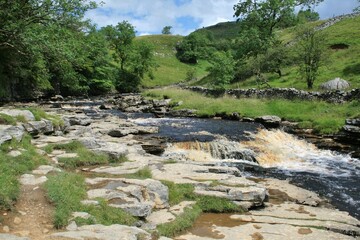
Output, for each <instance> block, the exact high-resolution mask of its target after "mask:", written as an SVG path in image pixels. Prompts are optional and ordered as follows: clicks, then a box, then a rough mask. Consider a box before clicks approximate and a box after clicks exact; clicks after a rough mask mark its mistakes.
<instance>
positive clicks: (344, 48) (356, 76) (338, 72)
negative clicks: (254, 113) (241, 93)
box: [232, 16, 360, 90]
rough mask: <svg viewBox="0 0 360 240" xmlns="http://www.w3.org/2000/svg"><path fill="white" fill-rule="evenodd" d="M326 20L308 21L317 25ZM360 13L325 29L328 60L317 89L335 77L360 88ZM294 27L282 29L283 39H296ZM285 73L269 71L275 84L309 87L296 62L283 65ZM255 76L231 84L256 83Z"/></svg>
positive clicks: (285, 40) (239, 85)
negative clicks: (280, 74)
mask: <svg viewBox="0 0 360 240" xmlns="http://www.w3.org/2000/svg"><path fill="white" fill-rule="evenodd" d="M323 22H324V21H319V22H315V23H309V24H311V25H312V26H317V25H320V24H321V23H323ZM359 22H360V16H357V17H354V18H347V19H344V20H341V21H339V22H337V23H335V24H334V25H332V26H330V27H328V28H326V29H324V30H322V31H324V32H325V34H326V37H327V41H326V53H325V54H326V56H327V58H326V60H325V63H324V66H322V67H321V68H320V75H319V76H318V78H317V80H316V81H315V83H314V89H315V90H317V89H318V88H319V85H320V84H321V83H323V82H326V81H328V80H331V79H334V78H336V77H340V78H343V79H345V80H347V81H349V82H350V84H351V86H352V87H353V88H360V28H359ZM295 31H296V30H295V28H289V29H285V30H282V31H279V32H278V34H279V37H280V39H281V40H282V41H283V42H285V43H286V42H289V41H291V40H293V39H294V36H295ZM282 71H283V72H284V76H283V77H281V78H279V76H278V75H277V74H266V77H267V78H268V79H269V83H270V85H271V86H272V87H294V88H298V89H306V83H305V80H303V79H302V78H301V76H300V75H299V73H298V67H297V66H296V65H293V66H289V67H286V68H284V69H282ZM256 86H257V85H256V81H255V78H254V77H252V78H249V79H246V80H245V81H242V82H237V83H234V84H233V85H232V87H240V88H250V87H256Z"/></svg>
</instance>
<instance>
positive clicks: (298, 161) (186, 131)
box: [132, 118, 360, 219]
mask: <svg viewBox="0 0 360 240" xmlns="http://www.w3.org/2000/svg"><path fill="white" fill-rule="evenodd" d="M132 121H133V122H136V123H138V124H142V125H152V126H158V127H160V129H159V135H161V136H165V137H167V138H169V139H170V140H171V141H175V142H189V141H214V139H216V138H219V137H222V140H221V141H224V137H225V138H226V139H227V141H228V143H227V144H226V145H227V146H228V148H227V149H229V147H230V146H236V144H238V143H239V141H240V142H241V147H244V146H246V147H247V148H250V149H253V150H254V151H256V153H257V156H256V160H257V161H258V162H259V164H260V165H261V166H262V167H263V168H264V171H261V172H256V171H255V172H246V173H245V174H246V175H248V176H256V177H266V176H269V177H275V178H279V179H289V180H290V181H291V182H292V183H293V184H295V185H298V186H301V187H303V188H305V189H308V190H312V191H314V192H316V193H318V194H320V195H321V196H324V197H326V198H327V199H329V200H330V201H331V202H332V204H333V205H335V206H336V207H337V208H339V209H340V210H345V211H348V212H349V213H350V214H351V215H353V216H355V217H356V218H358V219H360V188H359V183H360V161H359V160H358V159H354V158H351V157H350V156H349V155H344V154H339V153H336V152H332V151H329V150H320V149H318V148H316V146H314V145H313V144H310V143H308V142H306V141H304V140H299V139H298V138H297V137H295V136H293V135H290V134H287V133H285V132H283V131H280V130H274V131H268V130H264V129H259V125H257V124H249V123H241V122H234V121H223V120H213V119H189V118H183V119H181V118H180V119H171V118H163V119H156V118H137V119H132ZM249 132H250V134H249ZM249 135H250V136H249ZM249 139H251V140H250V141H249ZM235 143H236V144H235ZM183 145H184V146H187V148H189V146H188V143H186V144H183ZM177 146H181V144H180V145H179V144H177ZM196 146H199V147H198V148H199V150H201V151H206V147H204V146H203V144H198V143H197V144H196ZM209 146H210V147H208V149H210V150H209V151H211V152H213V151H214V149H213V148H214V146H216V144H212V145H211V144H209ZM225 149H226V148H225ZM221 151H222V152H223V149H219V151H218V152H221ZM232 151H233V150H232ZM223 155H224V154H223ZM197 156H199V155H197ZM225 156H227V158H229V157H228V156H232V155H231V153H229V154H228V155H226V154H225ZM223 158H224V157H223ZM239 168H240V166H239Z"/></svg>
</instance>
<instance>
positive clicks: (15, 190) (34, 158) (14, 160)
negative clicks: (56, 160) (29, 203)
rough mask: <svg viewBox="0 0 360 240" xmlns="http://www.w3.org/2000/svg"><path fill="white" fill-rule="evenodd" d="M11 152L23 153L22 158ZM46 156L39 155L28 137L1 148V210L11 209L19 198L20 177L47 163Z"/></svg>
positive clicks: (8, 143) (5, 144)
mask: <svg viewBox="0 0 360 240" xmlns="http://www.w3.org/2000/svg"><path fill="white" fill-rule="evenodd" d="M11 150H19V151H21V155H20V156H16V157H12V156H9V155H8V153H9V152H10V151H11ZM46 162H47V160H46V159H45V157H44V156H41V155H39V154H38V153H37V152H36V149H35V148H34V147H33V146H32V145H31V137H30V136H28V135H26V136H24V137H23V139H22V140H21V141H20V142H18V141H17V140H15V139H13V140H12V141H10V142H7V143H4V144H3V145H1V147H0V169H1V171H0V183H1V184H0V209H11V208H12V205H13V203H14V202H15V201H16V199H17V198H18V196H19V193H20V183H19V180H18V177H19V176H20V175H21V174H24V173H26V172H27V171H30V170H33V169H34V168H36V167H37V166H39V165H41V164H44V163H46Z"/></svg>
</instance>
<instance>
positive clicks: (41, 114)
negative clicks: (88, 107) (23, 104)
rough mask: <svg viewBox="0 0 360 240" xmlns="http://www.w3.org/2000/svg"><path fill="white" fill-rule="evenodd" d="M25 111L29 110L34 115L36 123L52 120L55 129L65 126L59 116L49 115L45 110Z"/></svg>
mask: <svg viewBox="0 0 360 240" xmlns="http://www.w3.org/2000/svg"><path fill="white" fill-rule="evenodd" d="M24 110H29V111H30V112H31V113H32V114H33V115H34V117H35V120H36V121H40V120H41V119H47V120H50V121H51V122H52V124H53V125H54V126H55V127H59V126H64V121H63V120H62V119H61V117H60V116H58V115H52V114H48V113H46V112H45V111H44V110H43V109H40V108H36V107H27V108H24Z"/></svg>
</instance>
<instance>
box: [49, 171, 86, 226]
mask: <svg viewBox="0 0 360 240" xmlns="http://www.w3.org/2000/svg"><path fill="white" fill-rule="evenodd" d="M45 188H46V190H47V193H48V197H49V199H50V200H51V201H52V202H53V203H54V204H55V207H56V208H55V214H54V226H55V227H56V228H62V227H64V226H66V225H67V224H68V220H69V218H70V216H71V213H72V212H75V211H77V210H78V209H80V208H81V203H80V201H81V200H83V199H84V198H85V197H86V186H85V180H84V178H83V177H82V176H80V175H78V174H74V173H59V174H57V175H54V176H51V177H49V180H48V181H47V182H46V183H45Z"/></svg>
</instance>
